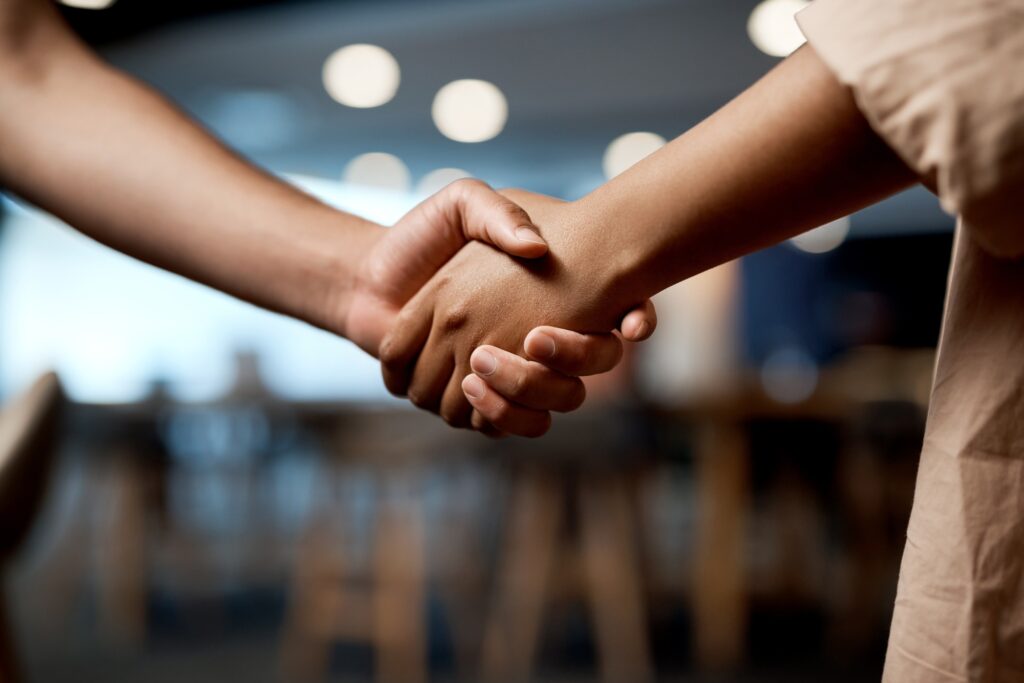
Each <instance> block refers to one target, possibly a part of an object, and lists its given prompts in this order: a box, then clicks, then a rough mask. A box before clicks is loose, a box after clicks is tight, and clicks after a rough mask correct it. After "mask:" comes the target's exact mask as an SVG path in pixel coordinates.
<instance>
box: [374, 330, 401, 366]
mask: <svg viewBox="0 0 1024 683" xmlns="http://www.w3.org/2000/svg"><path fill="white" fill-rule="evenodd" d="M378 353H379V355H380V364H381V365H382V366H384V368H385V370H387V371H389V372H396V371H397V370H399V369H400V368H399V365H400V362H401V358H402V353H401V350H400V349H399V346H398V344H396V343H395V341H394V339H391V338H390V337H389V338H387V339H385V340H384V341H383V342H381V345H380V349H379V351H378Z"/></svg>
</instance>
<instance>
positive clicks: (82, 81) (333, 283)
mask: <svg viewBox="0 0 1024 683" xmlns="http://www.w3.org/2000/svg"><path fill="white" fill-rule="evenodd" d="M0 185H3V186H6V187H8V188H10V189H12V190H14V191H15V192H17V193H18V194H20V195H21V196H23V197H25V198H26V199H28V200H30V201H32V202H33V203H35V204H37V205H39V206H40V207H42V208H44V209H46V210H48V211H50V212H51V213H53V214H55V215H57V216H59V217H60V218H62V219H64V220H66V221H67V222H68V223H69V224H71V225H72V226H74V227H75V228H77V229H79V230H81V231H82V232H84V233H85V234H87V235H89V236H91V237H93V238H94V239H96V240H98V241H100V242H103V243H104V244H107V245H109V246H111V247H113V248H115V249H118V250H120V251H122V252H124V253H126V254H129V255H131V256H134V257H136V258H139V259H141V260H144V261H147V262H149V263H152V264H154V265H157V266H160V267H162V268H165V269H167V270H170V271H173V272H176V273H178V274H181V275H183V276H186V277H189V278H191V279H194V280H197V281H199V282H202V283H204V284H207V285H210V286H212V287H215V288H217V289H220V290H222V291H225V292H228V293H230V294H232V295H234V296H237V297H239V298H241V299H244V300H246V301H249V302H252V303H254V304H256V305H259V306H262V307H264V308H268V309H271V310H274V311H278V312H281V313H284V314H287V315H290V316H293V317H296V318H299V319H302V320H305V321H307V322H309V323H311V324H313V325H316V326H319V327H322V328H325V329H328V330H330V331H332V332H335V333H337V334H340V335H342V336H346V337H348V338H349V339H351V340H353V341H354V342H356V343H357V344H358V345H359V346H360V347H361V348H363V349H364V350H366V351H368V352H370V353H372V354H374V355H376V353H377V350H378V347H379V344H380V340H381V337H382V336H383V334H384V332H385V331H386V330H387V329H388V327H389V326H390V325H391V324H392V323H393V320H394V317H395V314H396V313H397V311H398V310H399V309H400V308H401V306H402V305H403V304H404V303H405V302H406V300H407V299H408V298H409V297H410V296H411V295H412V294H413V293H415V291H416V290H417V289H418V288H419V287H420V286H421V285H422V284H424V283H425V282H426V281H427V280H428V279H429V278H430V276H431V275H433V273H434V272H435V271H436V270H437V269H438V268H439V267H440V266H442V265H443V264H444V263H445V262H446V261H447V260H448V259H449V258H450V257H451V256H452V255H454V254H455V253H456V252H457V251H458V250H459V249H460V248H462V246H463V245H464V244H465V243H466V241H467V239H480V240H483V241H486V242H489V243H491V244H494V245H496V246H498V247H499V248H501V249H502V250H503V251H505V252H507V253H510V254H513V255H516V256H521V257H527V258H533V257H537V256H540V255H542V254H544V253H545V252H546V245H545V244H544V242H543V240H542V239H540V238H539V237H538V236H537V233H536V229H535V227H534V226H533V225H532V223H531V221H530V218H529V216H528V215H527V214H526V213H525V212H523V211H522V209H520V208H519V207H517V206H516V205H515V204H513V203H512V202H511V201H509V200H507V199H505V198H503V197H501V196H500V195H499V194H497V193H496V192H494V191H493V190H491V189H490V188H489V187H487V186H486V185H485V184H483V183H480V182H479V181H460V182H459V183H456V184H453V185H451V186H449V187H448V188H446V189H445V190H444V191H442V192H440V193H439V194H437V195H435V196H434V197H431V198H430V199H428V200H427V201H425V202H424V203H423V204H421V205H420V206H418V207H417V208H416V209H414V210H413V211H412V212H410V213H409V214H408V215H407V216H406V217H404V218H403V219H402V220H401V221H400V222H399V223H398V224H397V225H396V226H395V227H394V228H392V229H391V230H383V229H381V228H380V226H377V225H375V224H373V223H370V222H368V221H365V220H362V219H360V218H358V217H356V216H352V215H349V214H345V213H341V212H338V211H336V210H334V209H332V208H330V207H327V206H325V205H323V204H321V203H320V202H318V201H316V200H314V199H313V198H311V197H309V196H307V195H305V194H303V193H302V192H299V191H298V190H296V189H294V188H292V187H290V186H288V185H287V184H285V183H282V182H280V181H279V180H277V179H275V178H273V177H272V176H270V175H268V174H266V173H264V172H262V171H260V170H259V169H257V168H255V167H254V166H252V165H251V164H249V163H247V162H246V161H244V160H243V159H241V158H239V157H238V156H237V155H235V154H234V153H232V152H231V151H230V150H228V149H226V148H225V147H224V146H223V145H221V144H220V143H218V142H217V141H216V140H215V139H213V138H212V137H211V136H209V135H208V134H207V133H206V132H205V131H203V130H202V129H201V128H200V127H199V126H197V125H196V124H195V123H193V122H192V121H191V120H189V119H188V118H187V117H186V116H184V115H183V114H182V113H180V112H179V111H178V110H177V109H175V108H174V107H173V106H172V105H171V104H169V103H168V102H167V101H166V100H164V99H163V98H162V97H161V96H160V95H158V94H157V93H155V92H153V91H152V90H151V89H149V88H147V87H146V86H144V85H142V84H140V83H138V82H136V81H135V80H133V79H131V78H130V77H128V76H126V75H125V74H122V73H120V72H118V71H116V70H114V69H112V68H110V67H109V66H107V65H105V64H104V63H103V62H102V61H100V60H99V59H98V58H97V57H96V56H95V55H94V54H93V53H92V52H91V51H90V50H89V49H88V48H87V47H86V46H85V45H83V44H82V43H81V42H80V41H79V40H78V39H77V38H76V37H75V36H74V35H73V34H71V32H70V31H69V30H68V29H67V27H66V26H65V25H64V23H63V21H62V20H61V18H60V17H59V15H58V14H57V12H56V10H55V9H54V7H53V6H52V5H51V3H50V2H48V1H47V0H0ZM644 315H645V314H644V312H643V311H642V310H641V311H639V312H638V313H636V314H634V315H633V316H632V318H631V320H637V319H640V318H643V316H644ZM638 316H640V318H638ZM578 343H579V345H580V349H588V348H595V349H604V350H605V352H607V350H608V349H609V348H610V347H613V346H617V345H618V341H617V340H615V339H614V338H609V337H607V336H594V337H591V338H586V339H579V340H578ZM605 355H606V356H607V353H606V354H605ZM609 367H610V366H607V365H597V364H593V363H592V364H590V365H589V366H588V367H587V368H585V370H586V371H587V372H599V371H605V370H607V369H609ZM576 381H577V382H578V380H576ZM527 383H528V384H530V383H531V380H527ZM535 388H536V389H537V390H538V392H540V393H543V390H544V385H543V384H541V385H538V386H536V387H535ZM550 389H551V391H552V392H554V393H557V387H551V388H550Z"/></svg>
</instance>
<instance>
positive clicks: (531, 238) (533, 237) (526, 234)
mask: <svg viewBox="0 0 1024 683" xmlns="http://www.w3.org/2000/svg"><path fill="white" fill-rule="evenodd" d="M516 239H518V240H519V241H520V242H532V243H534V244H547V242H545V241H544V240H543V239H541V236H540V235H538V234H537V231H536V230H531V229H530V228H516Z"/></svg>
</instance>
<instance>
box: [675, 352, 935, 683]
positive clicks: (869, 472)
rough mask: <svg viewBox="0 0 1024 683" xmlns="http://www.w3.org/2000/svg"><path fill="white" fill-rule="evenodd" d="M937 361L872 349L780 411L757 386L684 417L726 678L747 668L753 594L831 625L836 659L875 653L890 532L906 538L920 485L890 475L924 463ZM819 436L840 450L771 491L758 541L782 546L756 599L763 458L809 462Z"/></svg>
mask: <svg viewBox="0 0 1024 683" xmlns="http://www.w3.org/2000/svg"><path fill="white" fill-rule="evenodd" d="M933 358H934V356H933V352H931V351H930V350H910V351H903V350H895V349H883V348H874V349H862V350H859V351H857V352H854V353H853V354H851V355H850V356H849V357H847V358H845V359H843V360H841V361H840V362H839V363H837V364H836V365H835V366H833V367H831V368H828V369H826V370H825V371H824V372H823V373H822V377H821V382H820V384H819V386H818V389H817V390H816V392H815V393H814V394H813V395H812V396H811V397H809V398H808V399H807V400H805V401H802V402H799V403H795V404H781V403H777V402H775V401H773V400H771V399H770V398H768V397H767V396H766V395H765V394H764V393H763V392H762V390H761V388H760V387H759V386H758V384H757V383H756V382H754V381H749V382H746V383H741V384H739V385H737V386H736V387H735V388H734V389H733V391H732V393H731V394H728V395H725V396H722V397H719V398H718V399H716V400H714V401H707V402H701V403H694V404H691V405H689V406H687V407H686V408H684V409H682V410H681V411H680V412H679V413H678V415H679V417H680V418H681V419H682V420H684V421H686V422H688V423H690V424H693V425H694V426H696V427H697V429H698V431H699V432H700V434H701V436H700V438H699V439H698V445H697V448H696V458H697V463H696V465H697V469H696V471H697V489H698V511H699V512H698V520H699V522H698V525H699V528H698V534H697V548H696V567H695V573H694V588H693V596H694V604H693V609H694V626H695V650H696V656H697V661H698V663H699V665H701V666H702V667H703V668H707V669H722V668H732V667H735V666H737V665H738V664H739V663H740V662H741V661H742V659H743V657H744V653H745V644H746V643H745V637H746V633H747V630H748V618H749V609H750V608H749V602H750V599H751V597H752V594H753V592H754V590H755V588H756V589H757V590H759V591H760V594H761V597H762V598H764V597H769V598H771V597H772V596H774V599H776V601H781V603H780V604H787V605H794V604H815V605H816V606H818V607H820V608H821V609H822V610H823V611H825V612H828V613H829V618H830V620H831V624H832V625H831V627H830V636H829V637H830V638H831V640H832V641H833V647H835V643H840V642H841V643H845V647H846V648H847V649H848V650H856V649H857V648H858V647H864V646H866V645H867V644H868V641H869V640H870V636H871V632H872V629H873V627H874V625H875V624H876V623H877V622H876V621H875V619H876V618H877V617H878V606H879V605H885V604H887V602H886V595H885V589H886V586H888V585H889V584H891V583H892V581H890V580H889V579H890V578H892V577H890V573H889V572H888V571H887V570H888V567H887V565H886V562H887V560H886V559H885V558H888V557H896V558H897V560H898V554H899V548H898V545H899V543H898V542H897V543H895V544H894V543H892V542H887V540H886V538H887V534H888V530H889V529H891V528H893V527H894V526H898V527H899V528H901V529H902V528H905V515H906V514H907V513H908V512H909V502H910V501H909V497H908V495H909V492H911V491H912V490H913V477H912V475H911V476H909V477H908V476H905V475H904V476H896V477H894V476H890V475H891V474H892V472H893V470H892V466H896V467H897V468H903V469H906V467H905V465H906V464H907V463H908V462H909V463H916V455H917V452H918V451H919V449H920V445H921V437H922V436H923V424H924V422H923V416H924V406H923V405H922V403H921V402H922V401H924V400H926V398H927V388H928V386H929V383H930V377H931V368H932V359H933ZM755 429H758V430H760V432H761V440H760V442H755V441H754V437H753V431H752V430H755ZM766 429H767V430H768V431H767V432H766V431H765V430H766ZM821 429H825V430H829V431H831V432H833V433H834V436H835V438H834V439H833V440H832V442H830V443H832V445H831V446H822V450H821V453H820V457H818V456H815V457H812V458H809V459H808V458H803V459H801V458H797V459H792V457H790V459H789V460H788V461H787V463H783V466H782V470H781V471H779V472H777V473H776V475H777V476H776V477H775V479H774V481H773V484H772V488H771V489H770V490H768V491H767V492H766V493H767V497H768V498H769V499H770V503H771V504H770V505H769V506H768V508H767V514H769V515H771V516H772V517H773V520H772V521H773V523H772V524H771V525H765V524H763V521H764V520H759V521H761V522H762V524H761V526H760V527H759V528H761V529H765V528H767V529H770V530H771V531H772V533H771V538H767V539H766V538H758V541H759V543H761V544H762V545H763V544H764V543H771V544H773V545H774V548H773V550H774V552H773V553H772V556H773V557H774V558H776V559H777V561H775V562H774V563H773V564H772V565H771V566H768V567H758V569H759V570H760V576H759V577H757V578H758V579H759V582H758V583H757V585H756V586H755V583H754V579H755V577H754V576H753V570H754V568H753V567H752V558H751V557H750V555H749V552H748V551H749V546H750V543H749V542H748V541H749V531H750V527H751V513H752V511H753V506H754V499H753V485H752V484H753V480H754V473H755V471H756V470H758V469H762V470H763V463H762V462H761V461H760V460H759V458H762V457H763V456H764V455H765V453H764V452H763V451H765V449H766V446H767V447H768V448H767V450H770V451H774V452H775V453H776V454H781V455H785V454H786V453H787V452H788V453H790V454H792V453H795V452H796V451H801V450H806V449H807V444H801V443H800V442H801V439H808V438H811V436H812V435H813V434H812V432H820V431H821ZM819 435H820V434H819ZM900 463H902V464H900ZM912 469H913V467H911V470H912ZM811 470H813V471H811ZM823 472H824V474H822V473H823ZM815 477H818V479H821V477H825V479H822V480H821V481H815ZM898 490H904V491H905V492H906V493H907V495H901V494H900V493H899V491H898ZM832 501H834V504H833V505H829V506H827V507H826V506H825V505H824V504H823V503H825V502H832ZM826 514H827V515H829V516H835V517H838V518H839V519H840V520H843V524H844V525H843V527H842V531H843V533H844V535H843V536H842V537H841V538H839V539H838V540H839V546H840V550H839V551H838V552H839V554H840V555H841V557H842V560H841V562H840V563H839V564H838V566H834V565H836V563H831V564H830V562H829V559H828V558H827V557H825V554H826V553H827V552H828V551H829V550H828V546H829V542H828V539H827V538H826V537H825V530H824V525H822V524H821V523H820V521H819V520H821V519H822V518H823V517H825V515H826ZM894 518H895V519H899V520H902V523H903V525H904V526H900V524H901V522H899V521H897V522H895V523H894V522H893V520H894ZM766 573H767V575H766ZM826 575H827V576H826ZM892 576H894V573H893V574H892Z"/></svg>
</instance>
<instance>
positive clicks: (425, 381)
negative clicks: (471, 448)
mask: <svg viewBox="0 0 1024 683" xmlns="http://www.w3.org/2000/svg"><path fill="white" fill-rule="evenodd" d="M436 331H437V330H436V329H435V331H434V332H432V333H431V336H430V338H429V339H428V340H427V343H426V344H425V345H424V346H423V351H421V352H420V354H419V357H418V358H417V359H416V367H415V368H414V369H413V371H412V379H411V380H410V381H409V391H408V396H409V400H410V401H411V402H412V404H413V405H414V406H416V407H417V408H421V409H423V410H428V411H430V412H432V413H439V412H440V410H441V399H442V397H443V396H444V392H445V389H446V388H447V387H448V383H449V382H450V381H451V378H452V371H453V370H454V369H455V360H454V359H453V358H452V355H451V352H450V351H449V349H448V347H447V346H445V345H444V344H441V343H438V337H437V336H436Z"/></svg>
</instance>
